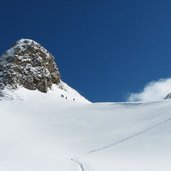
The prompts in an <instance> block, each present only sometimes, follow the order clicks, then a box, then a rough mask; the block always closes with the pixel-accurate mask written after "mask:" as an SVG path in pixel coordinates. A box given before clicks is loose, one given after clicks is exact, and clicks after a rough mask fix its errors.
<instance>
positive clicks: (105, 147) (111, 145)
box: [87, 118, 171, 154]
mask: <svg viewBox="0 0 171 171" xmlns="http://www.w3.org/2000/svg"><path fill="white" fill-rule="evenodd" d="M169 121H171V118H169V119H166V120H164V121H162V122H160V123H157V124H155V125H153V126H151V127H149V128H147V129H144V130H142V131H139V132H137V133H135V134H133V135H131V136H128V137H126V138H123V139H121V140H119V141H116V142H114V143H112V144H109V145H106V146H103V147H100V148H96V149H93V150H91V151H89V152H88V153H87V154H92V153H96V152H99V151H102V150H105V149H108V148H111V147H113V146H116V145H118V144H121V143H123V142H125V141H128V140H130V139H132V138H135V137H137V136H139V135H141V134H144V133H146V132H148V131H150V130H152V129H154V128H156V127H159V126H160V125H163V124H165V123H167V122H169Z"/></svg>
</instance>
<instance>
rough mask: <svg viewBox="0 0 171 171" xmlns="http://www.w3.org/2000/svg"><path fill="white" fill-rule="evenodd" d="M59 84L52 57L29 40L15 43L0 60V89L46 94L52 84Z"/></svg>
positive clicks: (58, 75)
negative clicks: (25, 90)
mask: <svg viewBox="0 0 171 171" xmlns="http://www.w3.org/2000/svg"><path fill="white" fill-rule="evenodd" d="M59 83H60V73H59V70H58V68H57V65H56V63H55V60H54V57H53V56H52V55H51V54H50V53H49V52H48V51H47V50H46V49H45V48H44V47H42V46H41V45H40V44H39V43H37V42H35V41H33V40H30V39H21V40H19V41H17V42H16V43H15V44H14V45H13V46H12V48H10V49H9V50H8V51H6V52H5V53H4V54H3V55H2V56H1V58H0V89H1V90H2V89H4V88H5V87H9V88H11V89H16V88H18V87H19V86H23V87H25V88H27V89H29V90H39V91H41V92H44V93H46V92H47V91H48V89H49V88H51V86H52V84H59Z"/></svg>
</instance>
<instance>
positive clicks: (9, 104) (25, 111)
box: [0, 87, 171, 171]
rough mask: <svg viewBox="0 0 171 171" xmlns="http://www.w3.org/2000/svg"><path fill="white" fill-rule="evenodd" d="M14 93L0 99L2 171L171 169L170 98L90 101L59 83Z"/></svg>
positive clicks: (137, 170) (0, 165)
mask: <svg viewBox="0 0 171 171" xmlns="http://www.w3.org/2000/svg"><path fill="white" fill-rule="evenodd" d="M14 94H15V95H14ZM14 94H13V95H14V96H15V97H14V98H15V99H17V100H9V99H6V100H1V101H0V170H2V171H58V170H59V171H170V170H171V163H170V158H171V129H170V128H171V122H170V121H171V114H170V111H171V101H169V100H166V101H159V102H149V103H90V102H88V101H87V100H86V99H84V98H83V97H81V96H79V95H78V94H77V93H76V92H73V91H72V89H71V90H70V93H68V92H67V91H65V92H64V91H63V90H60V89H58V88H57V87H53V89H52V90H50V91H48V93H47V94H44V93H40V92H38V91H29V90H26V89H22V88H21V89H19V90H17V91H15V93H14ZM61 94H63V95H64V97H61ZM11 96H12V94H11ZM18 97H20V98H18ZM65 97H67V99H66V98H65ZM74 98H75V100H73V99H74Z"/></svg>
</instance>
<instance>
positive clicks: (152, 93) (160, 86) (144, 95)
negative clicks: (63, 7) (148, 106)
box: [128, 78, 171, 102]
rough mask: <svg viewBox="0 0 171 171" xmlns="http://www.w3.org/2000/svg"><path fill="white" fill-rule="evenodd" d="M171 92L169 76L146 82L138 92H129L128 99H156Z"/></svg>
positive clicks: (166, 96) (165, 96) (160, 98)
mask: <svg viewBox="0 0 171 171" xmlns="http://www.w3.org/2000/svg"><path fill="white" fill-rule="evenodd" d="M170 92H171V78H167V79H160V80H158V81H152V82H150V83H148V84H147V85H146V86H145V87H144V89H143V90H142V91H141V92H139V93H131V94H130V95H129V97H128V101H131V102H132V101H156V100H162V99H164V98H168V95H169V93H170Z"/></svg>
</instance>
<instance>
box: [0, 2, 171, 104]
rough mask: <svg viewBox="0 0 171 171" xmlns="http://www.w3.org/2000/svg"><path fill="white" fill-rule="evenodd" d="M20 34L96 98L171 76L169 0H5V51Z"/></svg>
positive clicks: (0, 15) (1, 43)
mask: <svg viewBox="0 0 171 171" xmlns="http://www.w3.org/2000/svg"><path fill="white" fill-rule="evenodd" d="M20 38H31V39H34V40H35V41H37V42H39V43H41V44H42V45H44V47H45V48H47V49H48V50H49V51H50V52H51V53H52V54H53V55H54V56H55V58H56V61H57V64H58V67H59V69H60V71H61V75H62V79H63V80H64V81H65V82H67V83H68V84H69V85H70V86H72V87H74V88H75V89H76V90H78V91H79V92H80V93H81V94H82V95H84V96H85V97H87V98H88V99H89V100H91V101H124V100H125V98H126V97H127V96H128V94H129V93H130V92H136V91H139V90H141V89H142V88H143V87H144V85H145V84H146V83H148V82H150V81H153V80H158V79H160V78H167V77H170V76H171V1H169V0H168V1H167V0H163V1H161V0H160V1H159V0H54V1H51V0H48V1H47V0H41V1H39V0H29V1H24V0H22V1H17V0H11V1H8V0H1V1H0V52H1V53H3V52H4V51H5V50H7V49H8V48H9V47H10V45H11V44H12V43H14V42H15V41H16V40H18V39H20Z"/></svg>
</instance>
